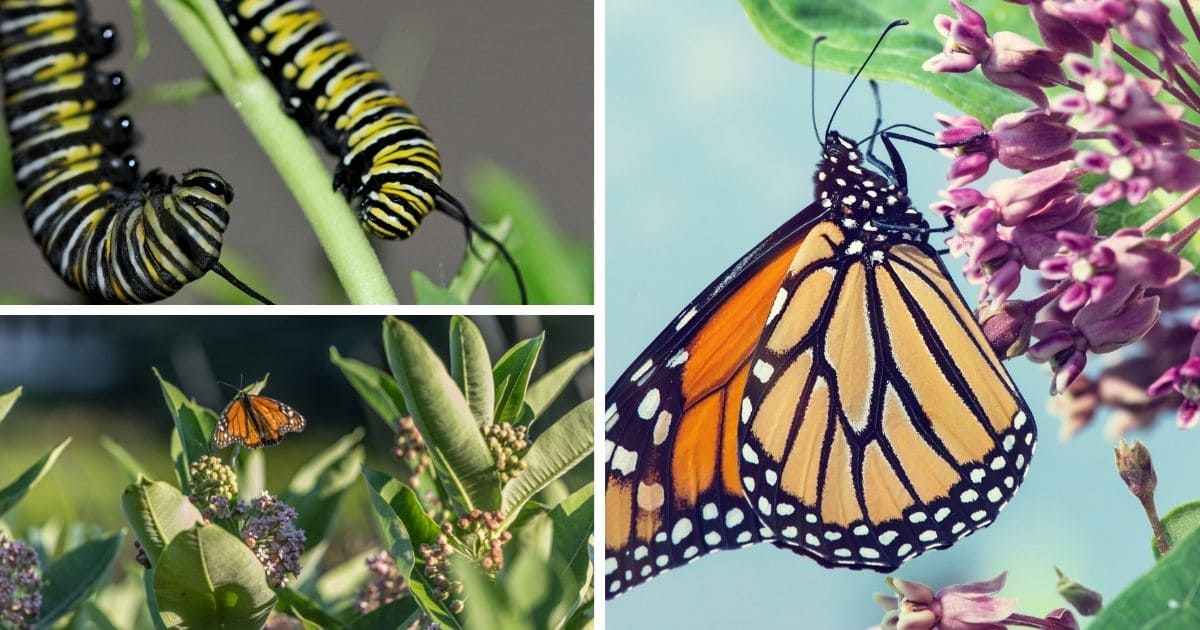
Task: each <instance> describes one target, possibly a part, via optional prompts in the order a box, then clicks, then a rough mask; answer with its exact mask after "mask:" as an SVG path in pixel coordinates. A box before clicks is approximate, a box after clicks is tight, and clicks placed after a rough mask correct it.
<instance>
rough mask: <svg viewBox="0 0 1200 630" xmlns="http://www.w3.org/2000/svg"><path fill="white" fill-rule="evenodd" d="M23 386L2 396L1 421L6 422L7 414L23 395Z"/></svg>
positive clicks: (0, 399)
mask: <svg viewBox="0 0 1200 630" xmlns="http://www.w3.org/2000/svg"><path fill="white" fill-rule="evenodd" d="M21 391H22V388H20V387H18V388H16V389H14V390H12V391H11V392H8V393H7V394H4V395H3V396H0V422H4V418H5V416H7V415H8V412H9V411H11V410H12V408H13V405H15V404H16V402H17V399H18V398H20V397H21Z"/></svg>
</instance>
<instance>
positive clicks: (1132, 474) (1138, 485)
mask: <svg viewBox="0 0 1200 630" xmlns="http://www.w3.org/2000/svg"><path fill="white" fill-rule="evenodd" d="M1113 453H1114V454H1115V455H1116V460H1117V474H1118V475H1120V476H1121V481H1124V482H1125V485H1126V486H1128V487H1129V491H1130V492H1132V493H1133V496H1135V497H1137V498H1138V499H1140V500H1143V501H1144V500H1146V499H1147V498H1149V497H1152V496H1154V488H1155V487H1156V486H1157V485H1158V477H1157V476H1156V475H1155V474H1154V465H1153V464H1152V463H1151V461H1150V450H1149V449H1147V448H1146V445H1145V444H1142V443H1141V442H1140V441H1138V440H1134V441H1133V446H1130V445H1129V444H1128V443H1127V442H1125V440H1121V443H1120V444H1118V445H1117V447H1116V448H1114V449H1113Z"/></svg>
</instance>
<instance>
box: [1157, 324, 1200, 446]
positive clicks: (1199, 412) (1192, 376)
mask: <svg viewBox="0 0 1200 630" xmlns="http://www.w3.org/2000/svg"><path fill="white" fill-rule="evenodd" d="M1197 340H1200V335H1198V336H1197ZM1196 346H1197V343H1196V342H1193V343H1192V354H1191V356H1189V357H1188V358H1187V360H1186V361H1184V362H1183V363H1181V364H1179V365H1174V366H1171V367H1170V368H1168V369H1167V371H1166V372H1163V373H1162V376H1159V377H1158V380H1156V381H1154V382H1153V383H1151V384H1150V387H1148V388H1146V393H1147V394H1149V395H1150V396H1154V397H1158V396H1163V395H1165V394H1167V393H1169V392H1171V391H1172V390H1173V391H1175V392H1176V393H1178V394H1179V395H1181V396H1183V402H1181V403H1180V404H1179V409H1178V410H1177V411H1176V414H1175V416H1176V420H1177V422H1178V424H1179V428H1180V429H1190V428H1192V427H1194V426H1196V422H1197V421H1200V356H1197V354H1198V353H1197V352H1196V350H1197V348H1196Z"/></svg>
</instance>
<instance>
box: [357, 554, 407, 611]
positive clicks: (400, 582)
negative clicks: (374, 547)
mask: <svg viewBox="0 0 1200 630" xmlns="http://www.w3.org/2000/svg"><path fill="white" fill-rule="evenodd" d="M366 562H367V570H368V571H369V572H370V573H371V581H370V582H368V583H367V584H366V585H365V586H363V588H362V589H361V590H359V592H358V599H357V601H355V608H356V609H357V610H358V613H359V614H360V615H365V614H367V613H369V612H371V611H372V610H375V609H376V608H379V607H380V606H383V605H384V604H390V603H392V602H394V601H396V600H397V599H400V598H401V597H405V596H407V595H408V582H407V581H406V580H405V579H404V574H402V573H401V572H400V567H398V566H396V561H395V560H394V559H392V555H391V554H389V553H388V552H387V551H380V552H379V553H372V554H367V560H366Z"/></svg>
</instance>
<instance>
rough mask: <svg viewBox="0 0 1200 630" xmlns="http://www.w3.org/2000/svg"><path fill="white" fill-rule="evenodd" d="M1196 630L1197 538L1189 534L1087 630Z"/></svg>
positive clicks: (1199, 623) (1199, 614)
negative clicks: (1134, 629) (1154, 629)
mask: <svg viewBox="0 0 1200 630" xmlns="http://www.w3.org/2000/svg"><path fill="white" fill-rule="evenodd" d="M1089 628H1090V629H1091V630H1124V629H1125V628H1200V535H1198V534H1197V533H1193V534H1191V535H1190V536H1188V537H1187V538H1185V539H1183V540H1182V541H1181V542H1179V543H1178V544H1177V545H1175V546H1174V547H1172V548H1171V552H1170V553H1168V554H1167V555H1166V557H1165V558H1163V559H1162V560H1159V561H1158V563H1157V564H1155V565H1154V567H1153V568H1151V569H1150V570H1149V571H1147V572H1146V573H1145V574H1143V575H1142V576H1141V577H1139V578H1138V579H1137V580H1135V581H1134V583H1133V584H1131V585H1130V586H1129V588H1127V589H1125V591H1124V592H1122V593H1121V594H1120V595H1118V596H1117V597H1116V598H1115V599H1114V600H1113V601H1112V602H1111V603H1109V604H1108V605H1107V606H1105V607H1104V610H1102V611H1100V615H1099V616H1098V617H1096V620H1095V621H1094V622H1093V623H1092V624H1091V626H1089Z"/></svg>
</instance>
